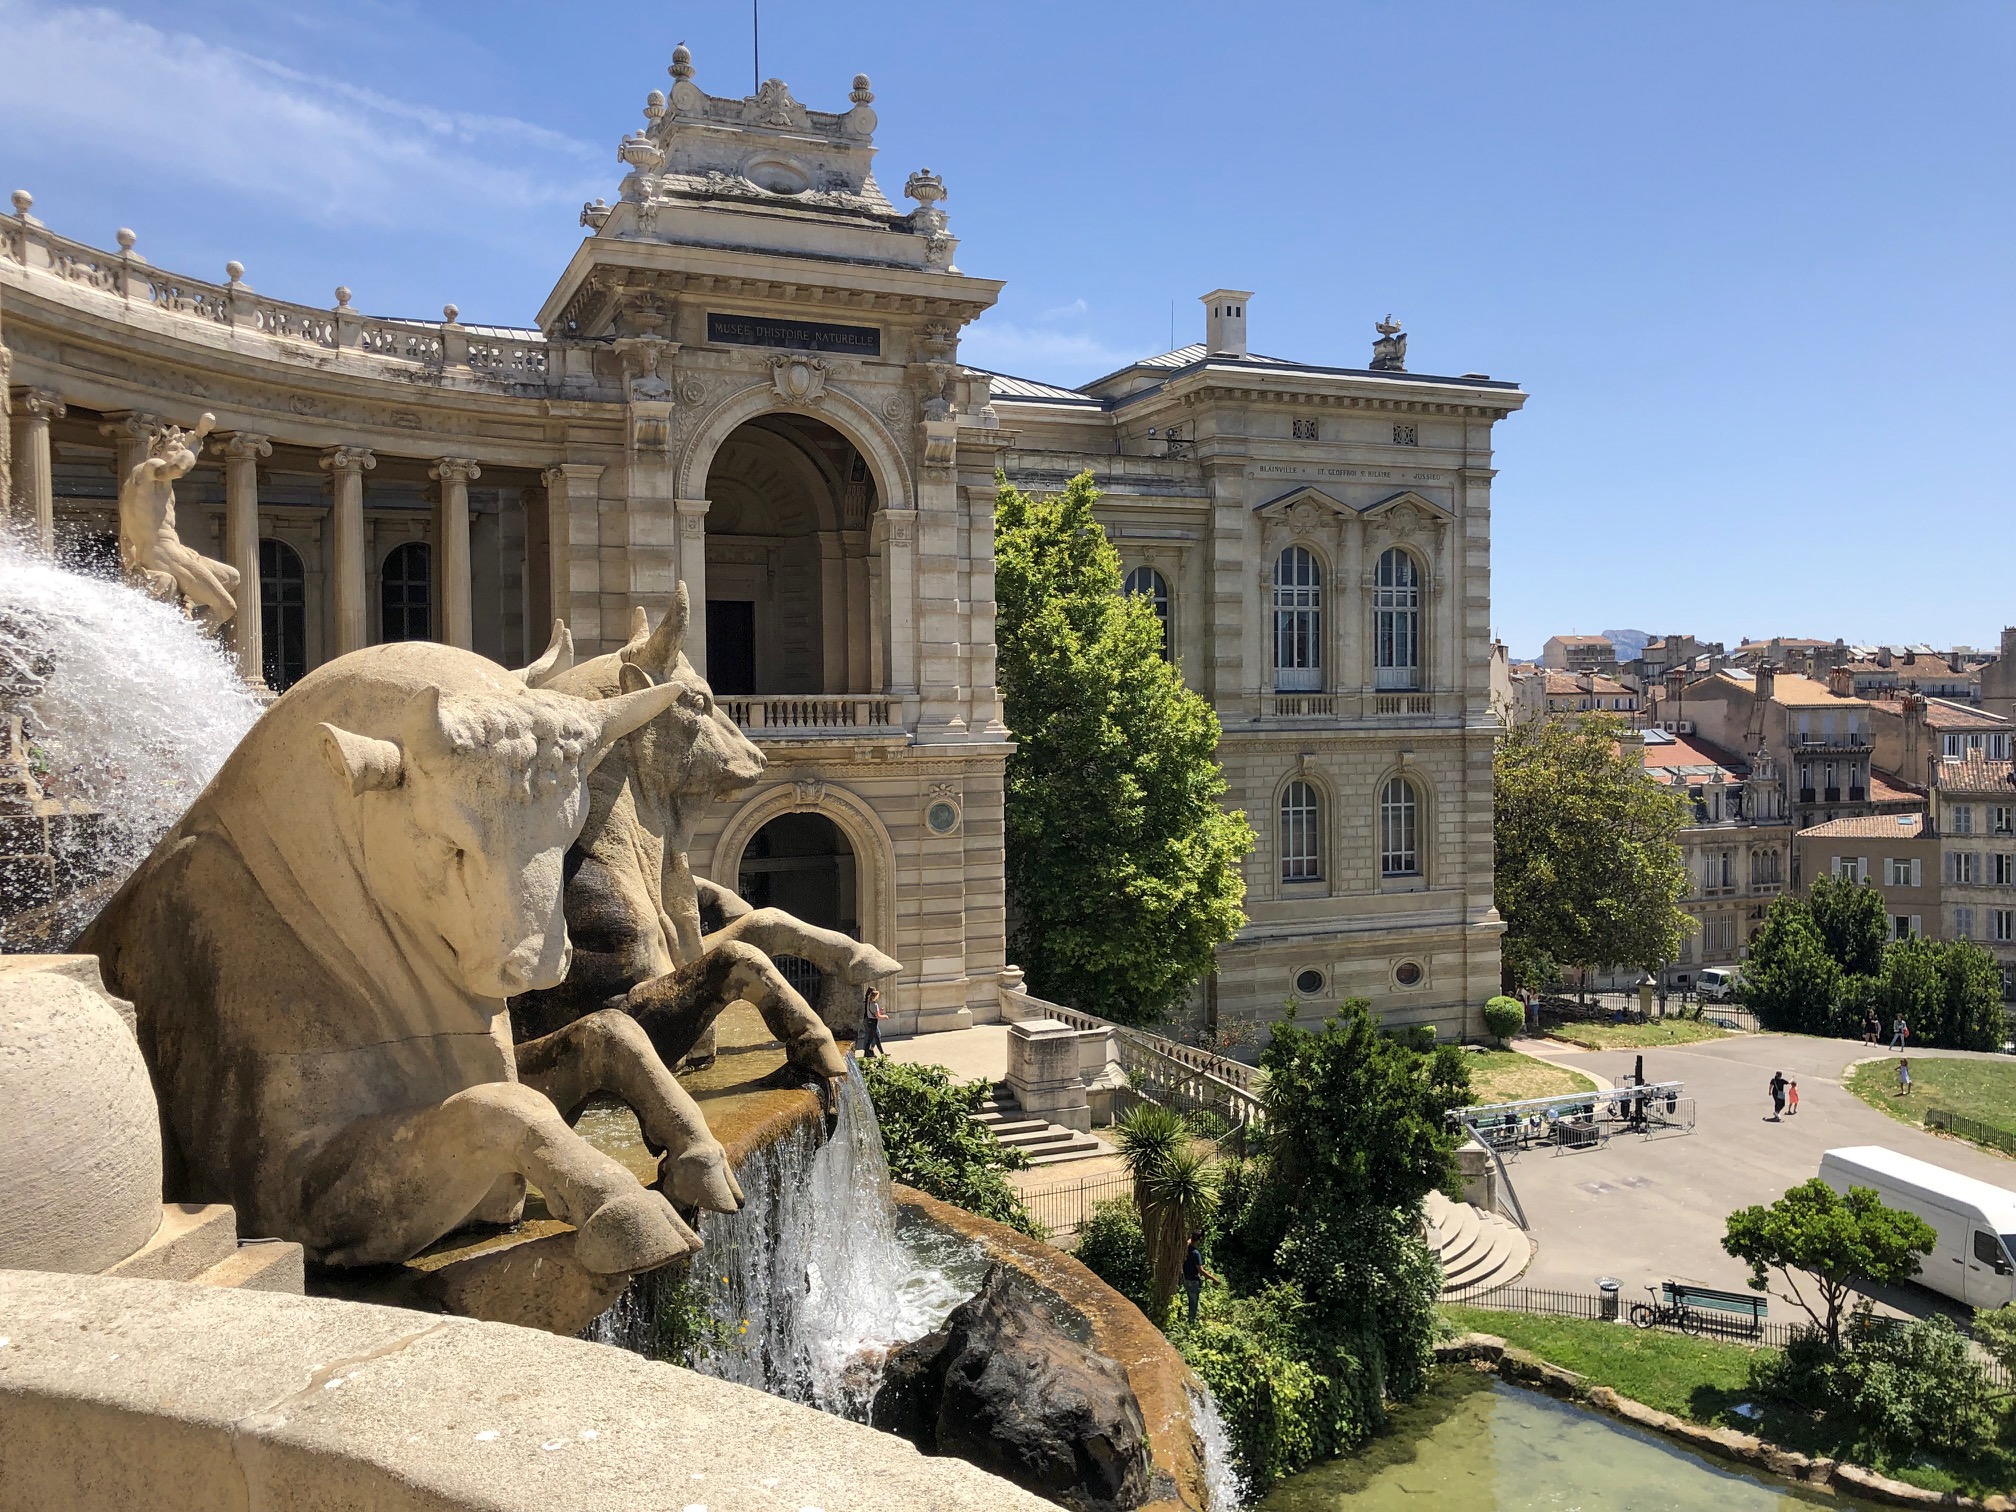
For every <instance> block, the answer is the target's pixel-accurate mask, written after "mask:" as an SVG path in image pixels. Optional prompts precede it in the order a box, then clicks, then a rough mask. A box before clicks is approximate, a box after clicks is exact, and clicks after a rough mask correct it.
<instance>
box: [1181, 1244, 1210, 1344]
mask: <svg viewBox="0 0 2016 1512" xmlns="http://www.w3.org/2000/svg"><path fill="white" fill-rule="evenodd" d="M1203 1238H1204V1236H1203V1235H1202V1234H1192V1235H1191V1236H1190V1248H1188V1249H1187V1250H1185V1251H1184V1252H1183V1299H1184V1301H1185V1302H1187V1303H1188V1304H1189V1308H1190V1321H1191V1322H1192V1323H1195V1322H1196V1321H1197V1300H1198V1298H1200V1297H1202V1296H1203V1295H1204V1278H1205V1277H1207V1276H1210V1278H1211V1279H1212V1280H1213V1281H1216V1280H1217V1279H1218V1278H1217V1277H1216V1276H1213V1275H1211V1272H1210V1271H1208V1270H1206V1269H1205V1268H1204V1252H1203V1251H1202V1250H1201V1249H1199V1248H1198V1247H1197V1246H1198V1244H1199V1243H1200V1242H1201V1241H1202V1240H1203Z"/></svg>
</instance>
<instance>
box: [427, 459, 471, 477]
mask: <svg viewBox="0 0 2016 1512" xmlns="http://www.w3.org/2000/svg"><path fill="white" fill-rule="evenodd" d="M427 476H428V477H430V478H432V479H434V480H435V481H436V482H439V483H473V482H475V481H476V480H477V479H478V478H480V477H482V476H483V469H482V468H480V467H478V466H477V465H476V464H475V463H474V462H471V461H470V460H469V459H468V458H467V457H442V458H440V459H438V460H437V461H436V462H435V463H434V465H433V466H432V467H430V468H428V469H427Z"/></svg>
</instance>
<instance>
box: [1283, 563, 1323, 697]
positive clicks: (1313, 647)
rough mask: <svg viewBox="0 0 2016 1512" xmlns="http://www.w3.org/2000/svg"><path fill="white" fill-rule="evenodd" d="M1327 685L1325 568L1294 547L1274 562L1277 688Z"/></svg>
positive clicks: (1287, 690) (1310, 690)
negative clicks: (1324, 634) (1324, 646)
mask: <svg viewBox="0 0 2016 1512" xmlns="http://www.w3.org/2000/svg"><path fill="white" fill-rule="evenodd" d="M1322 686H1323V569H1322V567H1321V566H1319V565H1318V564H1317V561H1316V558H1315V556H1314V555H1313V554H1312V553H1310V552H1309V551H1307V550H1305V549H1304V548H1302V547H1300V546H1290V547H1289V548H1288V549H1287V550H1286V551H1284V552H1282V553H1281V555H1280V556H1279V557H1277V558H1276V559H1275V561H1274V687H1275V689H1276V690H1277V691H1279V692H1284V693H1313V692H1316V691H1318V690H1319V689H1321V688H1322Z"/></svg>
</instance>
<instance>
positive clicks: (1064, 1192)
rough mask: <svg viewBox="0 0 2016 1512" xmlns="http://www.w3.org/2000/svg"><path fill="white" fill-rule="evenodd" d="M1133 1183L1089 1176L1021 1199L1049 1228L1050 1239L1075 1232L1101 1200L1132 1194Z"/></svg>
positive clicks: (1122, 1177) (1110, 1199) (1087, 1219)
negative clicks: (1068, 1184)
mask: <svg viewBox="0 0 2016 1512" xmlns="http://www.w3.org/2000/svg"><path fill="white" fill-rule="evenodd" d="M1133 1193H1134V1182H1133V1180H1132V1179H1131V1178H1130V1177H1127V1176H1092V1177H1088V1178H1087V1179H1085V1180H1083V1181H1079V1182H1074V1183H1073V1184H1072V1185H1070V1186H1062V1187H1052V1188H1050V1189H1049V1190H1047V1191H1040V1192H1032V1193H1027V1194H1025V1195H1024V1196H1023V1198H1022V1201H1023V1204H1024V1205H1025V1206H1027V1207H1028V1209H1029V1211H1030V1212H1031V1213H1033V1214H1034V1215H1035V1217H1036V1221H1037V1222H1038V1223H1040V1224H1042V1225H1043V1227H1044V1228H1046V1229H1048V1230H1049V1231H1050V1237H1051V1238H1052V1239H1061V1238H1064V1237H1066V1236H1068V1235H1071V1234H1075V1233H1077V1232H1078V1231H1079V1230H1080V1229H1082V1228H1083V1227H1084V1226H1085V1225H1086V1224H1087V1223H1089V1222H1090V1221H1091V1219H1092V1213H1093V1211H1094V1210H1095V1209H1096V1208H1097V1207H1098V1206H1099V1204H1100V1203H1102V1202H1111V1201H1112V1200H1113V1199H1114V1198H1116V1197H1131V1196H1132V1195H1133Z"/></svg>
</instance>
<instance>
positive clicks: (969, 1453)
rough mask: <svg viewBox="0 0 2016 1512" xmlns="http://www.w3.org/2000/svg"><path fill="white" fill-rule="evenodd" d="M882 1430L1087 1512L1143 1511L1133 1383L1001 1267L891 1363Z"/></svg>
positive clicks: (1141, 1449)
mask: <svg viewBox="0 0 2016 1512" xmlns="http://www.w3.org/2000/svg"><path fill="white" fill-rule="evenodd" d="M874 1423H875V1426H876V1427H878V1428H885V1429H887V1430H889V1431H890V1432H893V1433H898V1434H901V1435H902V1436H903V1437H904V1438H907V1439H909V1440H910V1441H911V1442H912V1443H914V1444H915V1445H917V1447H918V1448H920V1449H922V1450H923V1451H924V1452H925V1453H926V1454H947V1455H956V1456H958V1457H959V1458H961V1459H964V1460H967V1461H970V1462H971V1463H973V1464H975V1465H978V1466H980V1467H981V1468H982V1469H984V1470H989V1471H992V1472H993V1473H994V1474H996V1475H999V1476H1002V1477H1003V1478H1005V1479H1007V1480H1011V1481H1014V1482H1015V1483H1016V1484H1017V1485H1020V1486H1023V1487H1026V1488H1027V1489H1028V1490H1031V1491H1034V1492H1036V1493H1037V1494H1038V1495H1040V1496H1045V1497H1048V1498H1049V1499H1050V1500H1052V1501H1055V1502H1058V1503H1060V1504H1061V1505H1063V1506H1066V1507H1071V1508H1075V1509H1077V1512H1121V1509H1129V1508H1134V1507H1138V1506H1140V1505H1141V1504H1142V1502H1143V1501H1145V1500H1146V1499H1147V1497H1148V1494H1149V1488H1150V1479H1151V1475H1150V1463H1149V1453H1148V1439H1147V1429H1146V1427H1145V1425H1144V1423H1143V1421H1142V1416H1141V1406H1140V1403H1139V1402H1137V1401H1136V1400H1135V1398H1134V1392H1133V1389H1132V1388H1131V1387H1130V1386H1129V1385H1128V1383H1127V1376H1126V1373H1125V1372H1124V1371H1122V1370H1121V1368H1120V1367H1119V1366H1118V1365H1117V1364H1116V1363H1114V1362H1113V1361H1112V1360H1110V1359H1107V1358H1106V1357H1105V1356H1103V1355H1100V1354H1097V1353H1095V1352H1094V1351H1092V1350H1091V1349H1089V1348H1087V1347H1086V1346H1085V1345H1084V1344H1082V1343H1080V1342H1079V1341H1078V1340H1076V1339H1074V1338H1073V1337H1072V1336H1071V1335H1070V1334H1069V1333H1067V1332H1065V1330H1064V1329H1063V1328H1061V1327H1059V1326H1058V1324H1056V1323H1055V1322H1053V1321H1051V1319H1050V1318H1049V1317H1048V1316H1046V1309H1045V1303H1044V1299H1043V1298H1042V1297H1041V1294H1040V1293H1038V1292H1036V1291H1035V1289H1034V1288H1033V1287H1031V1286H1029V1285H1028V1284H1027V1283H1026V1282H1023V1281H1021V1280H1020V1279H1019V1278H1018V1277H1017V1276H1016V1275H1015V1273H1014V1272H1012V1271H1010V1270H1008V1269H1007V1268H1006V1267H1005V1266H1002V1265H999V1264H996V1265H994V1266H992V1267H990V1268H989V1270H988V1272H987V1279H986V1280H985V1282H984V1283H982V1285H981V1288H980V1290H979V1292H978V1293H977V1294H975V1295H974V1296H973V1297H972V1298H971V1299H969V1300H968V1301H966V1302H965V1303H962V1304H961V1305H960V1306H959V1307H958V1308H957V1309H956V1310H955V1311H954V1312H953V1313H952V1316H951V1317H949V1318H948V1319H946V1321H945V1326H944V1327H943V1328H942V1329H940V1330H939V1331H938V1332H937V1333H934V1334H929V1335H927V1336H925V1337H924V1338H922V1339H919V1340H917V1341H916V1342H915V1343H912V1344H906V1345H903V1346H902V1347H901V1348H899V1349H898V1350H896V1352H895V1353H894V1354H893V1355H892V1356H891V1357H890V1360H889V1367H888V1372H887V1375H886V1376H885V1378H884V1383H883V1386H882V1389H881V1390H880V1391H879V1392H878V1393H877V1394H876V1397H875V1405H874Z"/></svg>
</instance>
